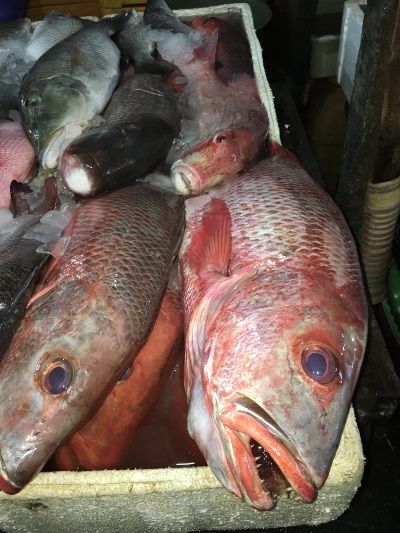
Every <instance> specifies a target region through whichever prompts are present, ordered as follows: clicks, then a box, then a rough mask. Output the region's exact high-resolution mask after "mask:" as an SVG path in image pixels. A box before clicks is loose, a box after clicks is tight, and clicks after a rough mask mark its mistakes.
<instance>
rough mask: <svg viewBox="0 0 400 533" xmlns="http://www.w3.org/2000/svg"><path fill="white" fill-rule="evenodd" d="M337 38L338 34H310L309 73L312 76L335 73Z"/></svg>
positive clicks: (323, 76)
mask: <svg viewBox="0 0 400 533" xmlns="http://www.w3.org/2000/svg"><path fill="white" fill-rule="evenodd" d="M339 40H340V36H339V35H321V36H320V37H318V36H316V35H312V36H311V58H310V74H311V77H312V78H326V77H328V76H335V75H336V72H337V63H338V54H339Z"/></svg>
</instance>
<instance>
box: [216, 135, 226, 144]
mask: <svg viewBox="0 0 400 533" xmlns="http://www.w3.org/2000/svg"><path fill="white" fill-rule="evenodd" d="M225 139H226V137H225V135H216V136H215V137H214V142H215V143H223V142H224V141H225Z"/></svg>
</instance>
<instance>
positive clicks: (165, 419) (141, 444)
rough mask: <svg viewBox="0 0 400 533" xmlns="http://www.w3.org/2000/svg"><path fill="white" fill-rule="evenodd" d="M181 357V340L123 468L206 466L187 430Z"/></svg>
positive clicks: (137, 430) (182, 352)
mask: <svg viewBox="0 0 400 533" xmlns="http://www.w3.org/2000/svg"><path fill="white" fill-rule="evenodd" d="M184 359H185V358H184V348H183V343H182V344H179V346H178V350H177V351H176V353H175V354H174V356H173V362H174V366H173V368H172V371H170V372H169V375H168V376H167V379H165V380H164V383H163V386H162V390H161V393H160V397H159V399H158V401H157V403H156V405H155V406H154V408H153V409H152V410H151V412H150V413H149V414H148V415H147V416H146V417H145V418H144V420H143V421H142V423H141V424H140V425H139V426H138V427H137V429H136V431H135V434H134V435H133V438H132V441H131V443H130V446H129V451H128V453H127V455H126V459H125V461H126V467H127V468H131V469H134V468H177V467H178V468H179V467H182V466H184V467H188V466H206V461H205V459H204V457H203V456H202V455H201V453H200V451H199V449H198V447H197V445H196V443H195V442H194V440H193V439H192V438H190V436H189V434H188V431H187V415H188V406H187V400H186V394H185V389H184V387H183V373H184Z"/></svg>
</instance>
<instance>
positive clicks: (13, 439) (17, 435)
mask: <svg viewBox="0 0 400 533" xmlns="http://www.w3.org/2000/svg"><path fill="white" fill-rule="evenodd" d="M182 217H183V202H182V199H181V198H180V197H179V196H177V195H174V194H165V193H162V192H161V191H159V190H157V189H155V188H153V187H150V186H147V185H136V186H133V187H127V188H125V189H120V190H118V191H115V192H113V193H110V194H108V195H104V196H99V197H96V198H93V199H90V200H85V201H84V202H82V203H81V204H79V207H78V208H77V210H76V211H75V216H74V218H73V220H71V223H70V226H69V227H68V228H67V230H66V232H65V234H66V235H69V236H70V240H69V244H68V246H67V248H66V250H65V253H64V255H62V256H61V257H58V258H54V260H53V261H52V262H51V263H50V264H49V267H48V269H47V271H46V273H45V276H44V278H43V279H42V281H41V284H40V285H39V286H38V287H37V289H36V291H35V293H34V295H33V297H32V299H31V303H30V306H29V308H28V310H27V312H26V314H25V316H24V319H23V321H22V323H21V325H20V327H19V329H18V331H17V332H16V334H15V336H14V338H13V341H12V343H11V346H10V348H9V350H8V351H7V353H6V354H5V356H4V359H3V361H2V365H1V366H0V399H1V401H2V402H4V403H3V406H4V409H2V411H1V413H0V419H1V424H2V427H3V429H4V432H3V433H2V436H1V439H0V450H1V452H0V453H1V457H2V464H1V476H0V486H1V488H2V489H3V490H4V491H5V492H8V493H13V492H16V491H18V490H20V489H21V488H22V487H23V486H24V485H26V484H27V483H28V482H29V481H30V480H31V479H32V477H33V476H34V475H35V474H36V473H37V472H38V471H39V470H40V469H41V468H42V467H43V465H44V463H45V462H46V461H47V460H48V459H49V457H50V456H51V455H52V454H53V452H54V451H55V449H56V448H57V447H58V446H59V445H60V444H61V442H62V441H63V440H64V439H67V438H68V436H69V435H70V434H72V433H73V432H74V431H76V430H77V429H78V428H79V427H80V426H81V425H83V423H84V422H85V421H86V420H87V419H88V418H89V417H90V416H91V414H92V413H93V412H94V411H96V409H98V407H99V405H101V403H102V402H103V401H104V399H105V397H106V396H107V394H108V393H109V392H110V391H111V389H112V388H113V386H114V385H115V383H116V382H117V381H118V379H119V378H120V376H121V375H122V374H123V372H124V371H125V370H126V369H127V368H128V367H129V366H130V365H131V364H132V362H133V360H134V358H135V356H136V355H137V353H138V351H139V350H140V348H141V346H142V345H143V343H144V342H145V340H146V338H147V336H148V333H149V330H150V328H151V326H152V323H153V321H154V318H155V315H156V313H157V310H158V308H159V305H160V303H161V299H162V296H163V293H164V291H165V288H166V285H167V281H168V275H169V271H170V267H171V264H172V261H173V256H174V253H175V252H176V248H177V246H178V244H179V235H180V227H181V224H182ZM28 355H29V357H28ZM54 368H56V369H57V370H56V376H54V374H52V372H53V369H54ZM63 371H64V373H63ZM58 373H61V374H62V378H63V379H64V380H65V381H64V382H63V381H61V384H62V385H64V386H65V390H62V391H61V392H60V393H59V394H51V393H50V392H49V391H54V390H56V391H59V389H58V388H56V389H54V388H52V387H53V385H54V386H56V385H57V383H59V382H57V379H56V377H57V375H59V374H58ZM49 380H50V381H49ZM70 380H71V382H70V383H69V381H70ZM52 384H53V385H52ZM61 388H62V387H61ZM22 390H23V391H24V394H23V395H21V394H20V391H22Z"/></svg>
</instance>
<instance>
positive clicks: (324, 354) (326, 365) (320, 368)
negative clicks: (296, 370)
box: [301, 346, 338, 384]
mask: <svg viewBox="0 0 400 533" xmlns="http://www.w3.org/2000/svg"><path fill="white" fill-rule="evenodd" d="M301 365H302V367H303V370H304V372H305V373H306V374H307V376H308V377H310V378H311V379H313V380H314V381H317V382H318V383H321V384H325V383H330V382H331V381H332V380H333V379H334V378H335V376H336V374H337V372H338V366H337V362H336V358H335V356H334V355H333V353H332V352H331V350H330V349H329V348H327V347H325V346H312V347H308V348H305V349H304V350H303V351H302V354H301Z"/></svg>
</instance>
